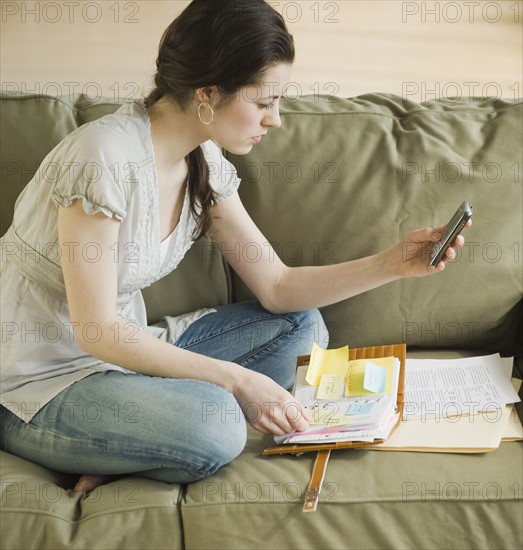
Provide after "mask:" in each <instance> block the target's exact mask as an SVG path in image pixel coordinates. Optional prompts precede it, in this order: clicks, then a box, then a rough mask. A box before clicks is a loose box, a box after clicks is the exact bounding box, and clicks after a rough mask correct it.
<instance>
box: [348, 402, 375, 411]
mask: <svg viewBox="0 0 523 550" xmlns="http://www.w3.org/2000/svg"><path fill="white" fill-rule="evenodd" d="M374 405H375V403H353V404H352V405H351V406H350V408H349V410H348V411H347V413H346V414H367V413H369V412H370V411H371V410H372V407H374Z"/></svg>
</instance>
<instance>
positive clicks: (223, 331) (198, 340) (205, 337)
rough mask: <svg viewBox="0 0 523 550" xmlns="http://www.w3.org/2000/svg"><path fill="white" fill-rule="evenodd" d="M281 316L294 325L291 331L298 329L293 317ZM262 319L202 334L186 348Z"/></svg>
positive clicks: (250, 320)
mask: <svg viewBox="0 0 523 550" xmlns="http://www.w3.org/2000/svg"><path fill="white" fill-rule="evenodd" d="M279 318H280V319H285V320H286V321H288V322H289V323H290V324H291V325H292V331H291V332H293V331H295V330H296V323H295V322H294V320H293V318H292V317H287V316H286V315H285V314H283V315H280V316H279ZM267 319H270V317H268V318H267ZM260 321H263V319H249V320H248V321H243V322H241V323H239V324H236V325H234V326H230V327H227V328H226V329H225V330H220V331H216V332H213V333H212V334H206V335H205V336H202V337H201V338H199V339H196V340H193V341H192V342H191V343H190V344H187V345H186V346H184V348H185V349H187V348H189V347H191V346H193V345H196V344H201V343H202V342H205V341H206V340H210V339H212V338H214V337H216V336H219V335H220V334H226V333H228V332H230V331H233V330H237V329H241V328H243V327H245V326H248V325H252V324H256V323H259V322H260ZM278 338H279V337H278ZM275 340H276V339H273V340H271V343H272V342H273V341H275Z"/></svg>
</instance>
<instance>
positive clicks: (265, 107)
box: [260, 103, 274, 111]
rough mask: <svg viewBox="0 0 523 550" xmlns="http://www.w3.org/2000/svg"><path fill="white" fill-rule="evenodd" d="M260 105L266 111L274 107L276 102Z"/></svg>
mask: <svg viewBox="0 0 523 550" xmlns="http://www.w3.org/2000/svg"><path fill="white" fill-rule="evenodd" d="M260 107H263V108H264V109H265V110H266V111H268V110H269V109H272V108H273V107H274V103H269V104H268V105H260Z"/></svg>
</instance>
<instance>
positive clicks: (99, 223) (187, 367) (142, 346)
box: [58, 200, 308, 434]
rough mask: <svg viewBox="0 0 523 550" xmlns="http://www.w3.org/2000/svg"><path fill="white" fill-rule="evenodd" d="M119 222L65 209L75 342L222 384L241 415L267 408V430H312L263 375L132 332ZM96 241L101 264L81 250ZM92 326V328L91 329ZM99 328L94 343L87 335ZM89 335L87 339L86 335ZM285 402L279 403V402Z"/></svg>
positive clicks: (127, 363) (63, 236) (261, 423)
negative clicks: (118, 258)
mask: <svg viewBox="0 0 523 550" xmlns="http://www.w3.org/2000/svg"><path fill="white" fill-rule="evenodd" d="M118 231H119V222H118V221H116V220H115V219H110V218H108V217H107V216H105V215H104V214H101V213H100V214H95V215H93V216H91V215H88V214H85V213H84V211H83V209H82V206H81V202H80V201H79V200H77V201H75V202H74V203H73V204H72V205H71V206H69V207H67V208H64V207H59V213H58V240H59V244H60V247H61V249H62V250H67V251H73V252H71V254H69V255H67V254H63V255H62V270H63V274H64V281H65V287H66V292H67V302H68V306H69V313H70V317H71V322H72V323H73V327H74V333H75V338H76V341H77V343H78V344H79V346H80V347H81V348H82V349H83V350H84V351H85V352H86V353H88V354H90V355H92V356H94V357H97V358H98V359H101V360H103V361H106V362H108V363H112V364H114V365H119V366H121V367H123V368H126V369H128V370H132V371H135V372H139V373H143V374H147V375H150V376H161V377H167V378H191V379H197V380H205V381H208V382H212V383H214V384H217V385H219V386H221V387H223V388H225V389H226V390H227V391H229V392H231V393H232V394H233V395H234V396H235V397H236V399H237V400H238V402H239V404H240V405H241V406H242V408H243V410H244V411H245V410H248V409H249V407H248V405H249V404H251V403H256V404H257V405H259V406H258V407H254V408H252V407H251V408H250V409H251V410H253V409H254V410H256V411H261V413H260V414H259V415H258V417H257V418H254V419H248V420H249V421H250V422H251V424H252V425H253V426H254V427H255V428H256V429H258V430H259V431H262V432H264V433H274V434H283V433H287V432H292V431H294V430H303V429H305V428H307V427H308V421H307V420H306V418H307V415H306V413H305V412H304V414H303V416H302V417H300V418H295V419H294V420H293V419H291V421H289V420H288V419H287V417H286V415H285V414H284V413H285V410H286V409H285V407H286V406H287V404H288V403H291V402H292V403H294V402H295V401H294V399H293V397H292V396H291V395H290V394H289V393H288V392H287V391H285V390H284V389H283V388H281V387H280V386H279V385H278V384H276V383H275V382H274V381H272V380H271V379H270V378H268V377H267V376H264V375H263V374H259V373H256V372H254V371H250V370H249V369H246V368H244V367H242V366H241V365H238V364H235V363H232V362H230V361H222V360H219V359H214V358H211V357H207V356H204V355H201V354H198V353H194V352H191V351H189V350H184V349H182V348H179V347H176V346H174V345H172V344H170V343H167V342H164V341H162V340H159V339H157V338H155V337H154V336H152V335H150V334H149V333H147V332H146V331H143V330H138V331H136V328H135V327H134V326H133V327H130V326H129V323H128V322H127V321H126V320H124V319H122V318H121V317H119V316H118V315H117V313H116V297H117V264H116V262H115V261H114V255H113V253H112V250H111V245H113V244H114V243H115V242H117V241H118ZM93 242H95V243H96V244H97V247H98V250H99V251H101V253H100V254H99V258H98V259H97V261H96V262H92V261H91V262H90V261H88V258H85V257H83V255H82V254H81V253H78V252H76V251H81V250H86V245H88V243H93ZM89 327H91V328H89ZM93 328H94V329H95V330H96V336H97V337H96V338H89V334H90V331H92V330H93ZM86 336H87V337H86ZM275 402H276V403H279V405H278V406H274V403H275Z"/></svg>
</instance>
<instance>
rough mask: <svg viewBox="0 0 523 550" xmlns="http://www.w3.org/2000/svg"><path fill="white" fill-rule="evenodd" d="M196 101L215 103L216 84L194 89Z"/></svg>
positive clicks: (216, 97) (216, 95) (216, 99)
mask: <svg viewBox="0 0 523 550" xmlns="http://www.w3.org/2000/svg"><path fill="white" fill-rule="evenodd" d="M196 99H197V100H198V103H205V104H206V105H207V104H209V103H210V104H216V102H217V101H218V88H217V87H216V86H204V87H203V88H197V89H196Z"/></svg>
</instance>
